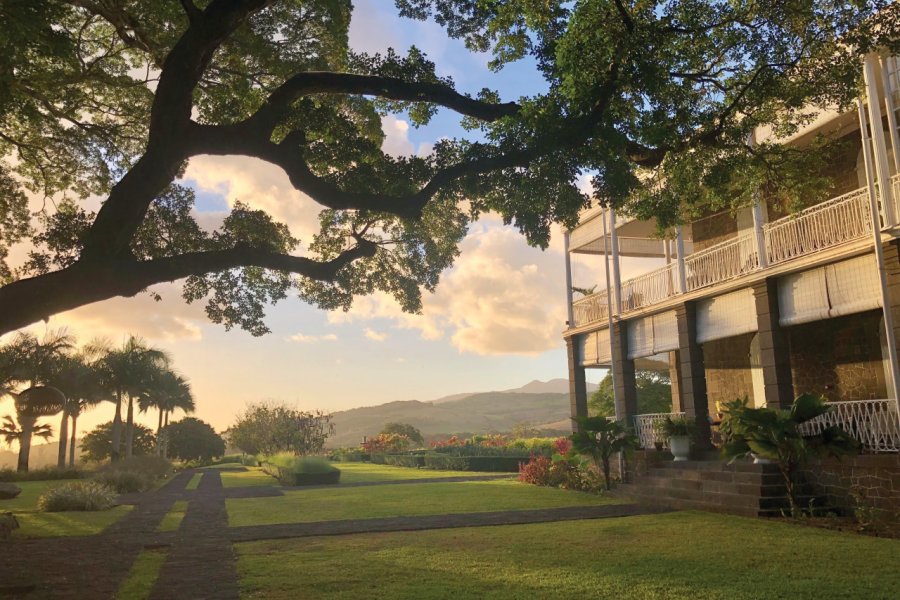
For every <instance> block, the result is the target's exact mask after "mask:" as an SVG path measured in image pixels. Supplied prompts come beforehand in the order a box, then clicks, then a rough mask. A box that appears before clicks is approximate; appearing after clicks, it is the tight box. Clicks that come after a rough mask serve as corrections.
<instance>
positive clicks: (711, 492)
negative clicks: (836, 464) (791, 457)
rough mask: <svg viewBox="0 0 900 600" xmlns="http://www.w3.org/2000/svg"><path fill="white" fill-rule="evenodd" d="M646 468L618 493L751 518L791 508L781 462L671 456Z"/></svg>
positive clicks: (646, 501) (649, 501) (648, 501)
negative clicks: (673, 457) (756, 462)
mask: <svg viewBox="0 0 900 600" xmlns="http://www.w3.org/2000/svg"><path fill="white" fill-rule="evenodd" d="M643 471H645V472H644V473H643V474H640V475H633V476H631V477H630V479H631V481H630V482H629V483H623V484H620V485H619V486H618V487H617V489H616V495H617V496H618V495H621V496H626V497H629V498H631V499H633V500H635V501H636V502H639V503H641V504H646V505H649V506H657V507H666V508H675V509H693V510H706V511H712V512H722V513H730V514H735V515H744V516H748V517H757V516H781V514H782V511H785V510H787V508H788V502H787V498H786V490H785V486H784V480H783V479H782V477H781V474H780V473H779V472H778V469H777V467H776V466H775V465H755V464H752V463H750V462H735V463H733V464H728V463H727V462H725V461H722V460H690V461H684V462H673V461H671V460H668V461H662V462H657V463H655V464H652V465H647V467H646V469H643ZM806 501H807V499H805V498H801V499H800V502H801V503H803V502H806Z"/></svg>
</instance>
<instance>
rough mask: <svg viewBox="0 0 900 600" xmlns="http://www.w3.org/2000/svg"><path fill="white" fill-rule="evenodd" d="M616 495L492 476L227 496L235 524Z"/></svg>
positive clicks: (537, 504)
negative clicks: (488, 478)
mask: <svg viewBox="0 0 900 600" xmlns="http://www.w3.org/2000/svg"><path fill="white" fill-rule="evenodd" d="M615 502H618V501H617V500H615V499H612V498H607V497H601V496H596V495H592V494H585V493H581V492H570V491H566V490H560V489H556V488H545V487H537V486H531V485H526V484H524V483H519V482H517V481H510V480H493V481H471V482H462V483H429V484H427V485H390V484H385V485H378V486H371V487H347V488H341V487H340V486H336V487H332V488H320V489H312V490H300V491H288V492H285V494H284V496H278V497H275V498H246V499H229V500H226V501H225V504H226V506H227V507H228V522H229V524H230V525H231V526H232V527H239V526H244V525H270V524H274V523H301V522H304V523H305V522H312V521H330V520H336V519H374V518H379V517H396V516H401V515H403V516H413V515H437V514H449V513H466V512H482V511H495V510H526V509H532V508H555V507H560V506H593V505H598V504H611V503H615Z"/></svg>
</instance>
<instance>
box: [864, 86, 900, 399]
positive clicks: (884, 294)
mask: <svg viewBox="0 0 900 600" xmlns="http://www.w3.org/2000/svg"><path fill="white" fill-rule="evenodd" d="M857 105H858V108H859V128H860V130H861V131H862V138H863V147H862V149H863V160H864V161H865V165H866V187H867V188H868V191H869V212H870V214H871V218H872V235H873V236H874V238H875V264H876V268H877V269H878V280H879V282H880V284H881V312H882V315H883V316H884V333H885V340H886V341H887V347H888V348H887V351H888V361H889V362H890V363H891V383H892V387H893V389H894V399H895V400H896V401H897V410H898V411H900V394H898V393H897V390H900V364H898V362H897V339H896V337H895V336H894V317H893V315H892V314H891V301H890V297H889V296H888V288H887V271H886V269H885V265H884V248H882V246H881V229H880V228H879V226H878V202H877V201H876V200H875V173H874V169H873V168H872V163H873V162H874V161H873V159H872V147H871V146H870V145H869V140H868V135H866V111H865V109H864V108H863V102H862V100H857ZM870 107H871V103H870ZM872 129H873V131H874V130H875V129H876V128H875V127H873V128H872ZM878 129H880V128H878Z"/></svg>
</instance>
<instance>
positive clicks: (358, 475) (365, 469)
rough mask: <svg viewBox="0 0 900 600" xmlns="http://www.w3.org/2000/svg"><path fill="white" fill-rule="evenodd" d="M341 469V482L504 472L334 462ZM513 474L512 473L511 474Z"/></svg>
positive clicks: (466, 475) (464, 475) (473, 475)
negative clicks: (442, 469)
mask: <svg viewBox="0 0 900 600" xmlns="http://www.w3.org/2000/svg"><path fill="white" fill-rule="evenodd" d="M334 466H336V467H337V468H338V469H340V470H341V483H359V482H363V481H396V480H398V479H435V478H440V477H477V476H479V475H503V473H479V472H475V471H432V470H431V469H412V468H408V467H394V466H391V465H373V464H371V463H353V462H350V463H341V462H336V463H334ZM509 475H510V477H512V476H513V474H512V473H510V474H509Z"/></svg>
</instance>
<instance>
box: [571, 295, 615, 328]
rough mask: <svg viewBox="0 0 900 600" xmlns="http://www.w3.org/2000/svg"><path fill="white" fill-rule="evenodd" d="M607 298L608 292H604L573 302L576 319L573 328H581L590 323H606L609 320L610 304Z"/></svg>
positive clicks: (573, 313) (573, 314) (573, 312)
mask: <svg viewBox="0 0 900 600" xmlns="http://www.w3.org/2000/svg"><path fill="white" fill-rule="evenodd" d="M606 296H607V291H606V290H602V291H600V292H597V293H596V294H591V295H590V296H585V297H584V298H579V299H578V300H575V301H574V302H572V316H573V317H574V319H575V322H574V323H572V326H573V327H580V326H581V325H587V324H588V323H596V322H605V321H606V320H607V319H608V318H609V310H608V309H609V303H608V302H607V299H606Z"/></svg>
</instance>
